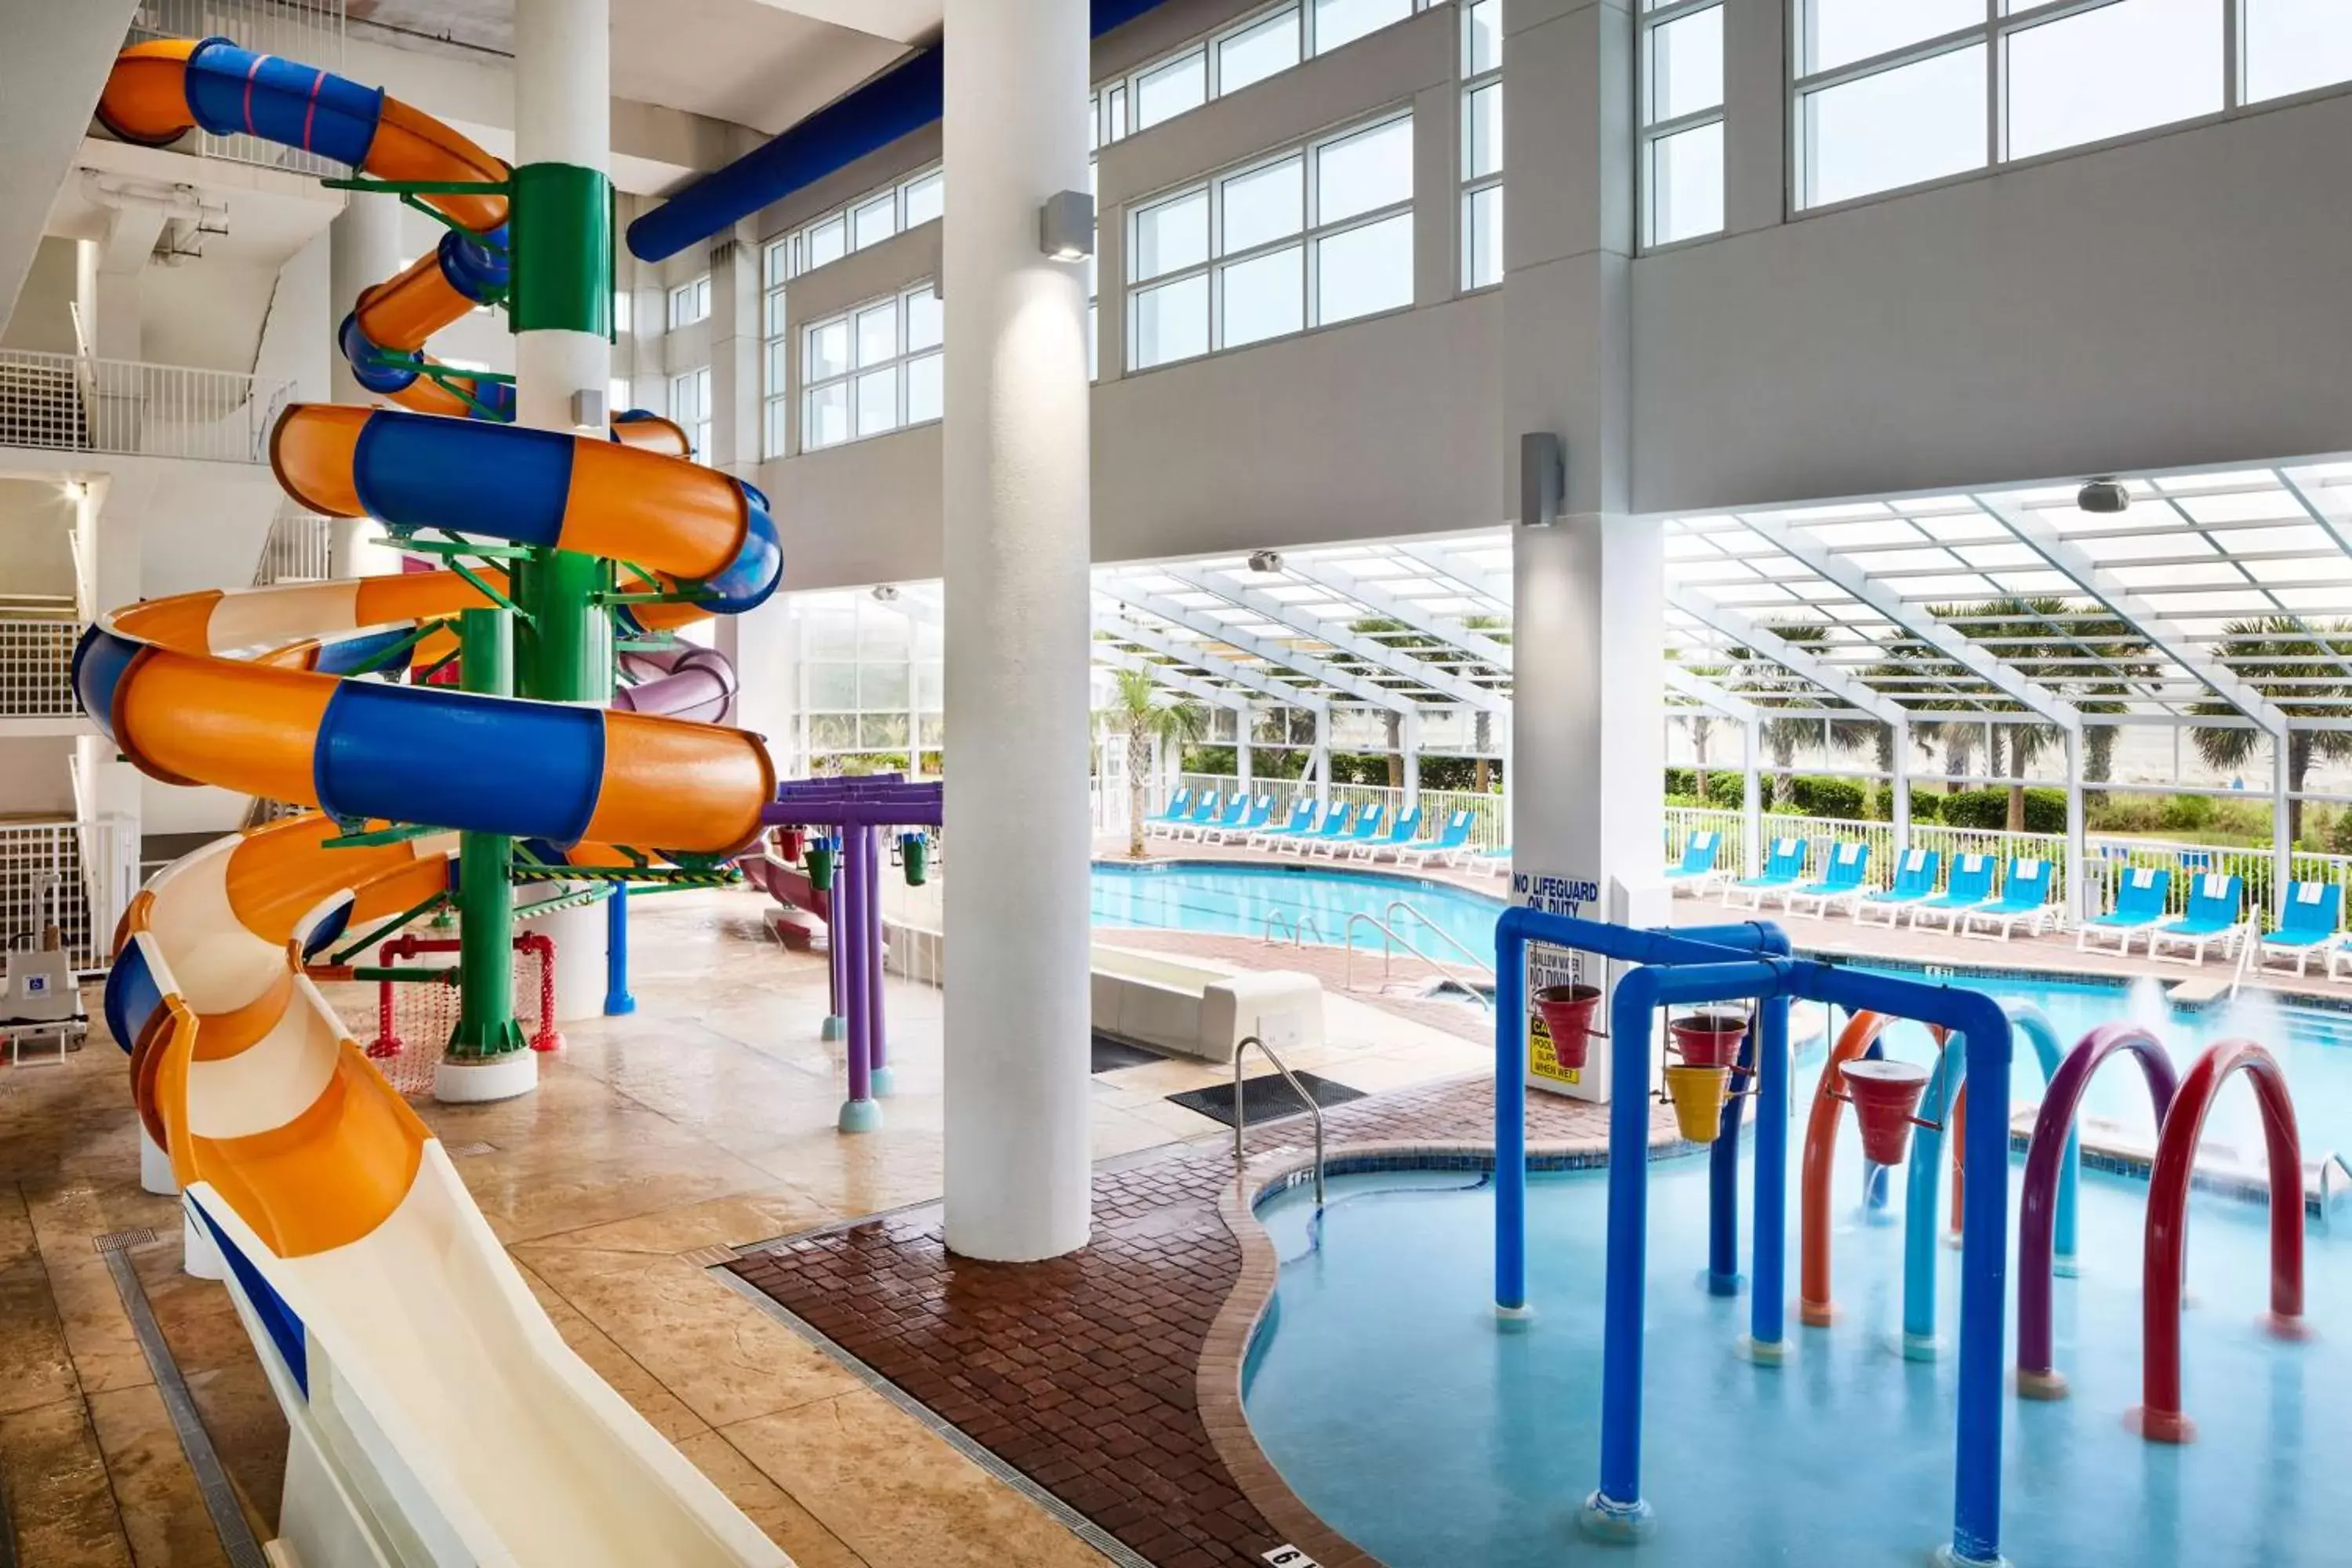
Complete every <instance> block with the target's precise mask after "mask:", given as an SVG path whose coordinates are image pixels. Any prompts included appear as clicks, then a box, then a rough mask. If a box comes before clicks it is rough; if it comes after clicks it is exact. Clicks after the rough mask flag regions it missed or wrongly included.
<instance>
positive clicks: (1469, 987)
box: [1340, 910, 1495, 1013]
mask: <svg viewBox="0 0 2352 1568" xmlns="http://www.w3.org/2000/svg"><path fill="white" fill-rule="evenodd" d="M1357 921H1363V923H1364V924H1366V925H1368V926H1370V927H1371V928H1372V929H1373V930H1374V931H1378V932H1380V933H1381V938H1382V939H1383V941H1384V942H1391V943H1394V944H1395V947H1401V948H1402V949H1404V950H1405V951H1406V952H1409V953H1411V954H1412V955H1413V957H1415V958H1417V959H1419V960H1421V961H1422V962H1423V963H1426V964H1427V965H1429V967H1431V968H1432V969H1434V970H1435V971H1437V973H1440V974H1442V975H1444V977H1445V979H1446V981H1447V982H1448V983H1449V984H1452V985H1454V986H1455V987H1456V988H1458V989H1459V990H1461V991H1463V992H1465V993H1466V994H1468V995H1469V996H1470V997H1471V998H1472V999H1473V1000H1474V1001H1475V1002H1476V1003H1477V1004H1478V1005H1480V1006H1482V1007H1484V1008H1486V1011H1487V1012H1489V1013H1492V1012H1493V1011H1494V1010H1495V999H1494V998H1493V997H1491V996H1489V995H1487V994H1486V992H1485V991H1484V990H1482V989H1480V988H1479V987H1478V986H1476V985H1474V984H1470V983H1469V982H1468V981H1465V980H1464V979H1463V978H1462V976H1460V975H1459V974H1456V973H1454V971H1453V970H1452V969H1450V968H1448V967H1447V966H1446V965H1444V964H1443V963H1438V962H1437V960H1435V959H1433V958H1432V957H1430V956H1429V954H1427V953H1425V952H1422V951H1421V949H1419V948H1417V947H1415V946H1413V944H1412V942H1408V941H1406V940H1405V939H1404V938H1403V937H1402V936H1401V935H1399V934H1398V933H1397V932H1396V931H1394V930H1392V929H1391V927H1390V926H1389V924H1388V922H1387V921H1383V920H1381V919H1380V918H1379V917H1378V916H1376V915H1370V914H1367V913H1366V912H1364V911H1363V910H1356V911H1354V912H1353V913H1352V914H1350V915H1349V917H1348V933H1347V935H1348V967H1347V970H1346V977H1345V979H1343V980H1342V981H1341V983H1340V984H1341V987H1342V988H1343V989H1345V990H1348V991H1353V990H1354V989H1355V988H1356V922H1357ZM1395 957H1396V952H1395V950H1394V948H1392V947H1389V946H1385V945H1384V946H1383V947H1382V948H1381V984H1387V983H1388V978H1389V974H1390V973H1391V969H1390V964H1391V960H1393V959H1394V958H1395Z"/></svg>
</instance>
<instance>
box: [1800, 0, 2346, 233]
mask: <svg viewBox="0 0 2352 1568" xmlns="http://www.w3.org/2000/svg"><path fill="white" fill-rule="evenodd" d="M1799 26H1800V37H1799V38H1798V47H1797V49H1796V51H1795V61H1794V63H1795V70H1796V81H1795V86H1794V91H1795V95H1796V110H1795V121H1796V126H1797V181H1796V188H1797V205H1799V206H1801V207H1803V206H1821V205H1828V204H1830V203H1833V202H1842V201H1851V200H1853V199H1854V198H1856V197H1858V196H1866V195H1874V194H1875V193H1877V192H1880V191H1887V190H1894V189H1897V188H1899V187H1901V186H1904V185H1911V184H1920V183H1922V182H1925V181H1929V180H1936V179H1941V178H1945V177H1947V176H1949V175H1952V174H1964V173H1967V172H1969V171H1971V170H1977V169H1983V168H1989V167H1991V166H1992V165H1994V164H1996V163H2000V162H2002V161H2003V160H2007V159H2018V158H2033V157H2039V156H2042V155H2044V154H2048V153H2063V152H2065V151H2067V150H2068V149H2070V148H2075V147H2083V146H2088V145H2092V144H2094V143H2096V142H2106V141H2110V140H2113V139H2115V138H2117V137H2124V136H2131V135H2135V134H2138V133H2141V132H2147V131H2152V130H2155V129H2157V128H2158V127H2161V126H2166V125H2177V124H2179V123H2180V122H2182V121H2190V120H2197V119H2200V118H2203V117H2206V116H2209V115H2215V114H2220V113H2223V112H2225V111H2227V110H2232V109H2234V108H2236V107H2238V106H2239V105H2241V104H2246V103H2257V102H2261V101H2263V100H2267V99H2273V98H2280V97H2284V96H2285V95H2287V94H2290V93H2298V92H2308V91H2311V90H2314V89H2320V88H2326V87H2331V86H2336V85H2337V84H2340V83H2344V82H2347V81H2352V3H2347V0H2089V3H2087V4H2086V3H2084V0H1800V5H1799ZM2232 38H2235V39H2236V40H2238V47H2237V48H2236V49H2234V50H2233V49H2232V48H2231V47H2230V45H2231V39H2232ZM2233 62H2234V69H2233Z"/></svg>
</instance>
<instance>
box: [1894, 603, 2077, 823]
mask: <svg viewBox="0 0 2352 1568" xmlns="http://www.w3.org/2000/svg"><path fill="white" fill-rule="evenodd" d="M1928 613H1929V614H1931V615H1933V616H1936V617H1937V619H1938V620H1941V621H1944V622H1945V623H1946V624H1948V626H1951V628H1952V629H1953V630H1954V631H1956V632H1958V633H1959V634H1960V635H1961V636H1962V637H1967V638H1968V639H1969V640H1970V641H1971V642H1986V643H1992V644H1994V645H1996V646H1994V647H1991V648H1990V649H1989V650H1988V651H1990V653H1992V654H1993V656H1994V657H1995V658H1999V659H2000V660H2001V661H2002V662H2003V663H2005V664H2007V665H2010V666H2011V667H2012V668H2015V669H2016V670H2017V672H2018V673H2019V674H2021V675H2022V676H2024V677H2025V678H2026V679H2029V680H2034V681H2040V682H2042V683H2043V684H2049V683H2050V682H2051V680H2052V679H2053V678H2054V677H2057V676H2060V675H2061V674H2063V671H2064V669H2065V668H2066V667H2064V666H2053V665H2052V664H2050V663H2049V662H2048V661H2049V660H2050V659H2052V658H2066V657H2069V656H2071V655H2072V654H2074V652H2075V651H2076V647H2077V645H2075V644H2074V643H2073V642H2071V641H2070V640H2068V639H2067V638H2066V637H2065V636H2064V634H2063V633H2061V632H2059V631H2057V629H2056V628H2055V627H2054V626H2052V625H2051V623H2052V622H2053V621H2061V620H2072V619H2073V618H2074V616H2076V615H2077V614H2079V613H2080V612H2078V611H2077V610H2075V609H2074V606H2072V605H2068V604H2067V603H2066V601H2065V600H2063V599H2060V598H2052V597H2042V598H2034V599H2025V598H2019V597H2016V596H2014V595H2012V596H2011V597H2008V598H2000V599H1988V600H1986V601H1985V602H1984V603H1982V604H1979V605H1968V606H1966V607H1955V606H1951V605H1938V606H1937V607H1935V608H1934V609H1932V610H1930V611H1929V612H1928ZM2020 621H2027V622H2037V623H2040V624H2039V625H2038V626H2018V625H2016V624H2015V623H2017V622H2020ZM2045 637H2047V638H2051V639H2053V640H2049V641H2044V640H2042V639H2043V638H2045ZM1990 728H1991V734H1990V736H1989V737H1988V738H1987V742H1986V751H1987V752H1988V756H1987V758H1986V768H1987V771H1988V772H1989V773H1991V775H1992V776H1993V777H1995V778H2000V777H2001V776H2002V775H2003V774H2006V775H2008V777H2009V778H2010V780H2011V784H2010V786H2009V818H2008V822H2009V831H2011V833H2022V832H2024V831H2025V785H2024V784H2022V783H2021V782H2019V781H2021V779H2022V778H2023V777H2024V774H2025V771H2026V770H2027V769H2028V768H2030V767H2032V765H2033V763H2034V762H2035V761H2036V760H2037V759H2038V758H2040V757H2041V755H2042V753H2043V752H2047V751H2049V750H2051V749H2052V748H2053V747H2056V746H2063V745H2064V744H2065V743H2066V731H2063V730H2062V729H2060V728H2058V726H2056V725H2055V724H2000V725H1995V726H1991V727H1990ZM2004 744H2006V746H2007V749H2008V755H2007V756H2006V757H2005V758H2004V757H2003V756H2002V754H2001V752H2002V748H2003V745H2004Z"/></svg>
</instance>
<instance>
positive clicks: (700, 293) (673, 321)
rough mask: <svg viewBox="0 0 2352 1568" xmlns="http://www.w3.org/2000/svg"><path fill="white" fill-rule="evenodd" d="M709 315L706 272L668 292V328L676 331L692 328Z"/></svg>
mask: <svg viewBox="0 0 2352 1568" xmlns="http://www.w3.org/2000/svg"><path fill="white" fill-rule="evenodd" d="M709 314H710V274H709V273H708V272H706V273H704V274H703V275H702V276H701V277H699V278H697V279H693V280H692V281H691V282H687V283H681V284H679V285H678V286H677V288H675V289H671V290H670V291H669V326H670V331H677V329H678V328H680V327H687V326H692V325H693V324H694V323H695V322H697V321H701V320H702V319H703V318H704V317H706V316H708V315H709Z"/></svg>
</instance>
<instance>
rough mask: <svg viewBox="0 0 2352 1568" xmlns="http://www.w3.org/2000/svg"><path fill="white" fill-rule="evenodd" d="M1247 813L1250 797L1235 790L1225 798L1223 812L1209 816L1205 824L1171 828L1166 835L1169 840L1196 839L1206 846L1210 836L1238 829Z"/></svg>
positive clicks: (1244, 820) (1189, 824)
mask: <svg viewBox="0 0 2352 1568" xmlns="http://www.w3.org/2000/svg"><path fill="white" fill-rule="evenodd" d="M1249 812H1250V797H1249V796H1248V795H1246V794H1245V793H1244V792H1243V791H1240V790H1235V791H1234V793H1233V794H1231V795H1227V796H1226V797H1225V808H1224V810H1223V811H1222V812H1219V813H1217V814H1215V815H1213V816H1210V818H1209V819H1208V820H1207V821H1205V822H1187V823H1184V824H1183V825H1181V826H1177V827H1171V828H1170V829H1169V830H1168V835H1169V837H1171V838H1196V839H1199V840H1200V841H1201V842H1202V843H1203V844H1206V843H1207V842H1208V841H1209V838H1210V836H1211V835H1212V834H1217V833H1223V831H1224V830H1225V829H1226V828H1228V827H1239V826H1241V825H1242V824H1243V823H1244V822H1247V821H1248V820H1249Z"/></svg>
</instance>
